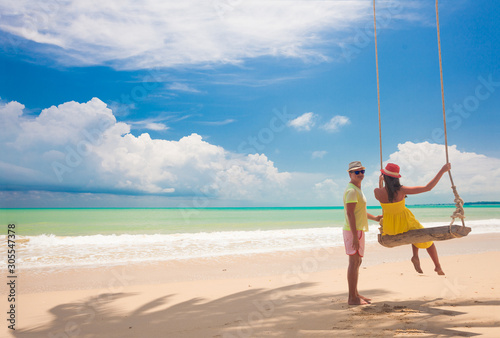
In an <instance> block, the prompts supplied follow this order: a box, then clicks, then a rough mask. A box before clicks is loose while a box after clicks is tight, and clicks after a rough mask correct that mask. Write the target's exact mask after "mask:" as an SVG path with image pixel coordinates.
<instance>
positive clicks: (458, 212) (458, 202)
mask: <svg viewBox="0 0 500 338" xmlns="http://www.w3.org/2000/svg"><path fill="white" fill-rule="evenodd" d="M436 23H437V38H438V50H439V74H440V77H441V101H442V104H443V125H444V142H445V153H446V163H450V161H449V156H448V134H447V130H446V109H445V104H444V85H443V64H442V58H441V37H440V30H439V11H438V0H436ZM373 27H374V35H375V64H376V69H377V102H378V129H379V143H380V169H382V168H383V160H382V123H381V117H380V85H379V70H378V46H377V19H376V11H375V0H373ZM448 175H449V176H450V181H451V189H452V190H453V195H454V196H455V199H454V202H455V206H456V209H455V211H454V212H453V214H452V215H451V218H452V220H451V223H450V225H449V229H450V233H451V226H452V225H453V223H454V222H455V219H456V218H460V220H461V221H462V226H464V227H465V221H464V218H465V211H464V208H463V206H464V200H463V199H462V198H461V197H460V195H459V194H458V191H457V187H456V186H455V183H454V182H453V177H452V176H451V171H448Z"/></svg>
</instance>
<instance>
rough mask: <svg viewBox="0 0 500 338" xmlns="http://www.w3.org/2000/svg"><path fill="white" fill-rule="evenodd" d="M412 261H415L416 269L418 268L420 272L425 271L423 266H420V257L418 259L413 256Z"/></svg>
mask: <svg viewBox="0 0 500 338" xmlns="http://www.w3.org/2000/svg"><path fill="white" fill-rule="evenodd" d="M411 262H412V263H413V266H414V267H415V270H417V272H418V273H424V272H423V271H422V268H421V267H420V259H418V257H412V258H411Z"/></svg>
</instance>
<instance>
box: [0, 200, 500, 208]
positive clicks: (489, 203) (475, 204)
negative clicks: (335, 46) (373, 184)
mask: <svg viewBox="0 0 500 338" xmlns="http://www.w3.org/2000/svg"><path fill="white" fill-rule="evenodd" d="M407 206H408V207H416V208H422V207H423V208H432V207H450V208H453V207H455V204H454V203H428V204H407ZM464 206H465V207H488V206H492V207H495V206H500V201H478V202H466V203H464ZM342 208H344V206H239V207H235V206H232V207H45V208H44V207H12V208H3V207H0V210H50V209H52V210H85V209H88V210H90V209H102V210H106V209H107V210H112V209H116V210H120V209H137V210H141V209H144V210H147V209H156V210H162V209H165V210H193V209H196V210H265V209H269V210H292V209H295V210H328V209H332V210H338V209H342ZM367 208H368V209H380V208H381V207H380V205H369V206H367Z"/></svg>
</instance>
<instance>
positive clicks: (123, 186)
mask: <svg viewBox="0 0 500 338" xmlns="http://www.w3.org/2000/svg"><path fill="white" fill-rule="evenodd" d="M23 110H24V106H23V105H22V104H20V103H17V102H9V103H7V104H4V105H0V129H1V133H0V135H1V136H0V142H1V147H2V161H1V162H0V168H2V178H1V179H0V180H1V181H0V184H1V185H2V186H3V187H4V188H6V189H9V190H16V189H17V190H29V189H34V190H47V191H78V192H110V193H126V194H177V195H184V196H186V195H197V194H198V195H199V194H205V195H206V196H208V197H218V198H229V197H230V198H232V199H243V200H244V199H250V198H258V196H259V194H262V193H263V191H262V189H263V187H265V188H264V190H265V189H271V190H272V189H277V187H280V186H283V185H286V183H287V181H288V179H289V177H290V174H289V173H286V172H279V171H278V169H277V168H276V167H275V166H274V164H273V162H272V161H270V160H269V159H268V158H267V157H266V156H265V155H263V154H260V155H259V154H250V155H247V156H243V155H239V154H234V153H230V152H228V151H226V150H225V149H223V148H222V147H219V146H216V145H212V144H210V143H208V142H206V141H204V140H203V139H202V137H201V136H200V135H198V134H191V135H188V136H185V137H183V138H181V139H180V140H178V141H177V140H164V139H152V138H151V137H150V135H149V134H147V133H143V134H141V135H139V136H137V137H136V136H134V135H132V134H130V125H129V124H126V123H123V122H117V121H116V119H115V117H114V115H113V113H112V111H111V110H110V109H109V108H108V107H107V106H106V104H105V103H104V102H102V101H101V100H99V99H97V98H94V99H92V100H90V101H89V102H86V103H77V102H66V103H64V104H61V105H59V106H57V107H56V106H53V107H50V108H47V109H44V110H42V112H41V113H40V115H39V116H37V117H34V118H33V117H28V116H24V115H23ZM150 127H152V126H150ZM153 128H156V127H153Z"/></svg>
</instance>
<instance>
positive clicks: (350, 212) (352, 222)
mask: <svg viewBox="0 0 500 338" xmlns="http://www.w3.org/2000/svg"><path fill="white" fill-rule="evenodd" d="M345 208H346V213H347V220H348V221H349V228H350V229H351V232H352V246H353V247H354V250H356V251H358V250H359V239H358V230H357V229H356V216H355V215H354V209H355V208H356V202H355V203H346V205H345Z"/></svg>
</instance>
